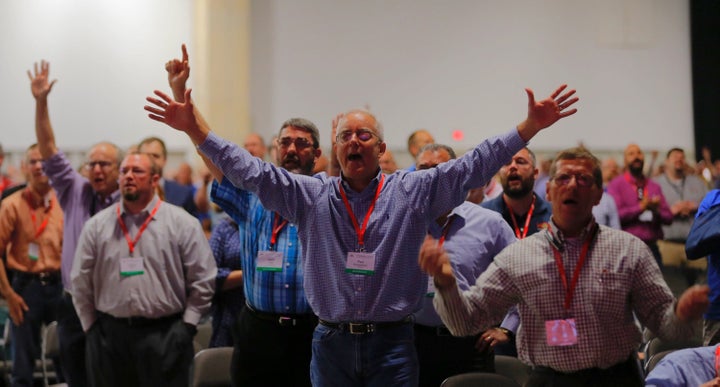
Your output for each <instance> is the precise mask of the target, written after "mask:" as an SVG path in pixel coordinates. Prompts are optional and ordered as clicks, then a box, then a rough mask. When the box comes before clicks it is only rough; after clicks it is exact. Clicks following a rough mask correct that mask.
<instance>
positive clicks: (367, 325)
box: [319, 315, 413, 335]
mask: <svg viewBox="0 0 720 387" xmlns="http://www.w3.org/2000/svg"><path fill="white" fill-rule="evenodd" d="M319 321H320V324H322V325H325V326H326V327H328V328H333V329H339V330H342V331H346V332H350V333H351V334H353V335H364V334H367V333H373V332H375V331H376V330H378V329H385V328H393V327H398V326H400V325H405V324H410V323H412V322H413V317H412V315H410V316H407V317H405V318H404V319H402V320H398V321H381V322H338V323H335V322H330V321H325V320H319Z"/></svg>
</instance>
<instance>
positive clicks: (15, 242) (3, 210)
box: [0, 189, 63, 273]
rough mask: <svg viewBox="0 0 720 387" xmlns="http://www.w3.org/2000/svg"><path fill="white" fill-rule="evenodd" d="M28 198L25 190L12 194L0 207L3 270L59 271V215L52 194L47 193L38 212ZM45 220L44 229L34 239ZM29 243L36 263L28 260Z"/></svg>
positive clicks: (0, 240)
mask: <svg viewBox="0 0 720 387" xmlns="http://www.w3.org/2000/svg"><path fill="white" fill-rule="evenodd" d="M29 194H30V192H29V191H28V189H24V190H22V191H18V192H15V193H13V194H12V195H10V196H8V197H7V198H5V199H4V200H3V201H2V206H0V249H2V251H6V252H7V263H6V266H7V268H8V269H10V270H17V271H23V272H29V273H40V272H53V271H59V270H60V254H61V251H62V235H63V213H62V209H60V205H59V204H58V202H57V199H56V198H55V191H52V190H51V191H50V193H49V194H48V195H47V199H46V200H43V203H42V204H40V205H39V206H38V208H33V207H32V206H31V205H30V201H29V200H28V195H29ZM33 201H37V198H36V199H34V200H33ZM33 216H34V218H35V219H34V221H33ZM46 220H47V224H46V226H45V227H44V229H43V230H42V232H41V233H40V234H39V235H37V236H36V234H37V232H38V230H39V229H40V228H41V227H42V225H43V224H44V223H45V221H46ZM31 243H36V244H37V245H38V247H39V248H38V250H39V256H38V257H37V259H31V258H30V256H29V252H30V249H29V247H30V244H31Z"/></svg>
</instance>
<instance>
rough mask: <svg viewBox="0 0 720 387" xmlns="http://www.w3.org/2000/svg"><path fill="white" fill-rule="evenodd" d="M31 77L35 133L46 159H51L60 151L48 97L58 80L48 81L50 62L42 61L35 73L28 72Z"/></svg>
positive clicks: (35, 67)
mask: <svg viewBox="0 0 720 387" xmlns="http://www.w3.org/2000/svg"><path fill="white" fill-rule="evenodd" d="M27 74H28V78H30V90H31V91H32V95H33V97H35V135H36V136H37V142H38V149H39V150H40V155H41V156H42V158H43V159H44V160H47V159H49V158H50V157H52V156H53V155H55V154H56V153H57V152H58V149H57V146H56V145H55V134H54V133H53V129H52V124H51V123H50V113H49V111H48V102H47V97H48V94H50V90H52V88H53V85H55V82H56V81H57V80H53V81H52V82H48V77H49V75H50V63H48V62H46V61H44V60H43V61H41V62H40V69H39V70H38V64H37V63H35V66H34V73H31V72H30V70H28V72H27Z"/></svg>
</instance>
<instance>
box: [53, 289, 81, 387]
mask: <svg viewBox="0 0 720 387" xmlns="http://www.w3.org/2000/svg"><path fill="white" fill-rule="evenodd" d="M57 319H58V341H59V342H60V364H61V366H62V374H63V376H64V377H65V381H66V382H67V383H68V385H69V386H70V387H85V386H87V385H88V384H87V374H86V372H85V332H83V329H82V325H81V324H80V318H78V315H77V312H75V306H73V303H72V297H71V296H70V294H69V293H67V292H65V293H63V297H62V301H60V305H59V307H58V312H57Z"/></svg>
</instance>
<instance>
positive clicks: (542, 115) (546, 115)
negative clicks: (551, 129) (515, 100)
mask: <svg viewBox="0 0 720 387" xmlns="http://www.w3.org/2000/svg"><path fill="white" fill-rule="evenodd" d="M566 88H567V85H562V86H560V87H558V88H557V90H555V91H554V92H553V93H552V94H550V96H549V97H548V98H545V99H544V100H542V101H535V93H533V91H532V90H531V89H525V92H526V93H527V96H528V115H527V118H526V119H525V121H523V122H522V123H520V124H519V125H518V127H517V128H518V132H519V133H520V137H522V139H523V140H525V141H526V142H527V141H530V139H531V138H532V137H533V136H535V135H536V134H537V133H538V132H539V131H540V130H542V129H545V128H547V127H548V126H550V125H552V124H554V123H555V122H557V121H558V120H560V119H561V118H565V117H567V116H570V115H573V114H575V113H576V112H577V109H568V108H569V107H570V106H572V105H573V104H575V102H577V101H578V100H579V99H578V98H577V97H573V95H574V94H575V90H574V89H573V90H568V91H567V92H565V93H564V94H561V93H563V91H564V90H565V89H566ZM571 97H572V98H571Z"/></svg>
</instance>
